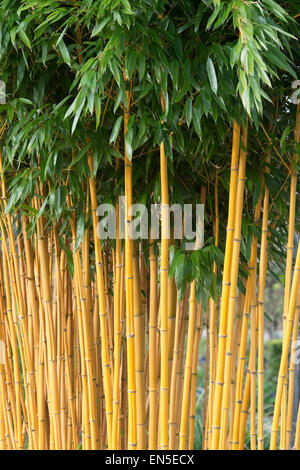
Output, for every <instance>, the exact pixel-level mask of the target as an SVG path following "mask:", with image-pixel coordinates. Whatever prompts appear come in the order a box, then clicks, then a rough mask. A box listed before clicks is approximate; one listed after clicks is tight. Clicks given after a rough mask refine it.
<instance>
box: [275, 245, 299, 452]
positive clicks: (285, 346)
mask: <svg viewBox="0 0 300 470" xmlns="http://www.w3.org/2000/svg"><path fill="white" fill-rule="evenodd" d="M299 279H300V243H299V244H298V250H297V257H296V262H295V267H294V277H293V282H292V289H291V296H290V302H289V308H288V315H287V318H286V328H285V334H284V337H283V342H282V354H281V360H280V368H279V373H278V381H277V388H276V398H275V405H274V414H273V423H272V429H271V442H270V450H275V449H276V445H277V434H278V426H279V417H280V410H281V400H282V394H283V386H284V379H285V371H286V367H287V363H288V355H289V348H290V340H291V333H292V328H293V321H294V314H295V307H296V300H297V290H298V289H299Z"/></svg>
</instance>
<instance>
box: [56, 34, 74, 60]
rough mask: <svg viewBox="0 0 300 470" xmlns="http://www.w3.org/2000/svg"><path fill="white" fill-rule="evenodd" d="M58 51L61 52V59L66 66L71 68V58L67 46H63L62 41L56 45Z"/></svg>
mask: <svg viewBox="0 0 300 470" xmlns="http://www.w3.org/2000/svg"><path fill="white" fill-rule="evenodd" d="M58 47H59V50H60V52H61V55H62V58H63V59H64V62H66V64H68V65H70V66H71V58H70V54H69V51H68V48H67V46H66V45H65V43H64V41H63V39H61V40H60V42H59V44H58Z"/></svg>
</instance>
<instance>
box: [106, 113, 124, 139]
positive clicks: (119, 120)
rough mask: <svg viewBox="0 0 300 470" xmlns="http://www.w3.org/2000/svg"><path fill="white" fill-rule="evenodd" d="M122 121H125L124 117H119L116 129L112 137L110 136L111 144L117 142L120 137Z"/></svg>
mask: <svg viewBox="0 0 300 470" xmlns="http://www.w3.org/2000/svg"><path fill="white" fill-rule="evenodd" d="M122 120H123V116H119V117H118V119H117V120H116V122H115V125H114V128H113V130H112V133H111V136H110V139H109V142H110V143H114V142H115V141H116V139H117V137H118V135H119V130H120V127H121V123H122Z"/></svg>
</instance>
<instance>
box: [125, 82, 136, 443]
mask: <svg viewBox="0 0 300 470" xmlns="http://www.w3.org/2000/svg"><path fill="white" fill-rule="evenodd" d="M126 98H127V107H126V108H125V109H124V165H125V197H126V209H125V213H126V220H125V222H126V224H125V225H126V228H125V292H126V338H127V371H128V390H127V393H128V449H129V450H136V449H137V412H136V378H135V329H134V304H133V246H132V245H133V243H132V215H131V207H132V162H131V160H130V159H129V157H128V154H127V150H126V134H127V130H128V121H129V117H130V103H131V92H130V91H127V92H126Z"/></svg>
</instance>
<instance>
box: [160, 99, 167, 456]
mask: <svg viewBox="0 0 300 470" xmlns="http://www.w3.org/2000/svg"><path fill="white" fill-rule="evenodd" d="M161 105H162V110H163V112H164V110H165V99H164V96H163V94H161ZM160 174H161V262H160V348H161V361H160V401H159V406H160V448H161V449H162V450H166V449H168V445H169V437H168V422H169V418H168V417H169V366H168V359H169V357H168V356H169V342H168V271H169V251H168V249H169V223H168V222H169V220H168V219H169V218H168V214H169V207H168V204H169V196H168V157H167V155H166V153H165V147H164V143H163V142H161V144H160Z"/></svg>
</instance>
